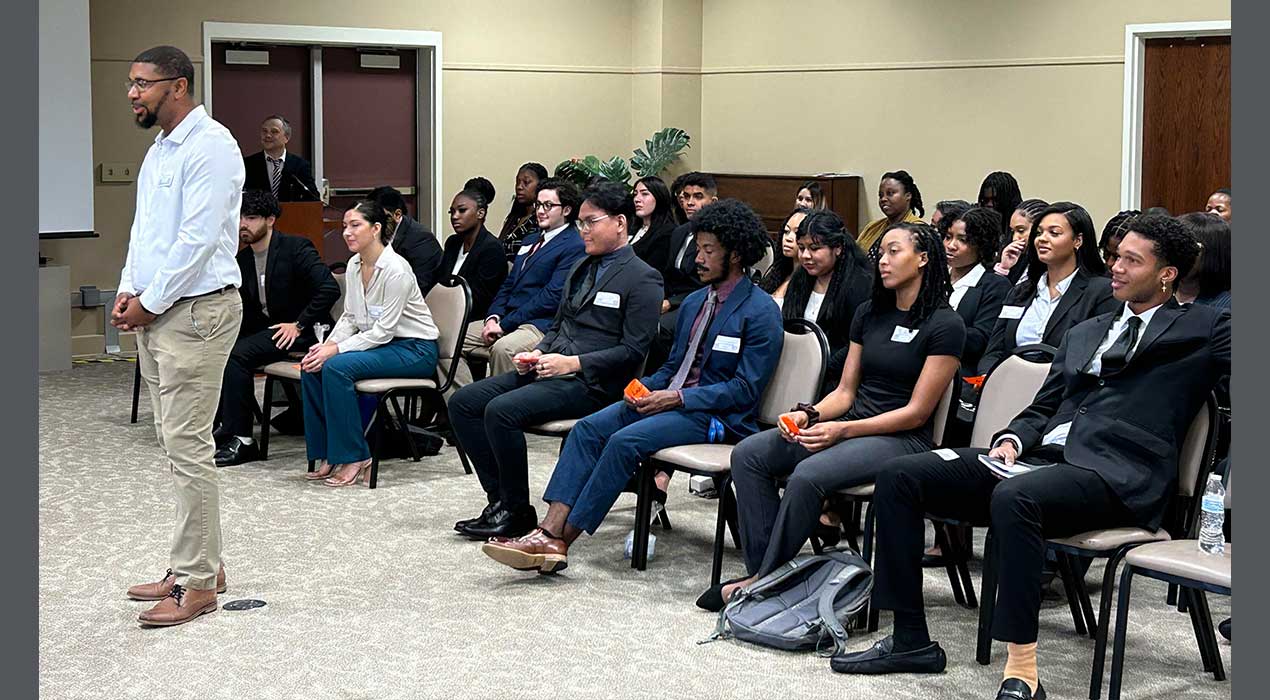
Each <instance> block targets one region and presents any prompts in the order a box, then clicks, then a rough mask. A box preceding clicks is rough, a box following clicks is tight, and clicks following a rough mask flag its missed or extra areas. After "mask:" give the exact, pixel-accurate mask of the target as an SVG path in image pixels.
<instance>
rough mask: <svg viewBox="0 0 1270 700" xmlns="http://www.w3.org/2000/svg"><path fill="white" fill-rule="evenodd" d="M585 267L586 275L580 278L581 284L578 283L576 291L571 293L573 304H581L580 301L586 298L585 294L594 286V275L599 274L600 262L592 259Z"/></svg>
mask: <svg viewBox="0 0 1270 700" xmlns="http://www.w3.org/2000/svg"><path fill="white" fill-rule="evenodd" d="M587 267H588V269H587V273H586V277H583V278H582V284H580V285H578V291H576V292H574V293H573V305H574V306H582V302H583V300H585V299H586V295H587V294H589V293H590V292H591V290H592V289H594V288H595V277H596V275H597V274H599V271H600V263H598V262H595V261H592V262H590V263H588V264H587Z"/></svg>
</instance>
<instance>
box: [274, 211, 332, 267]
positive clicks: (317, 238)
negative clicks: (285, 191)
mask: <svg viewBox="0 0 1270 700" xmlns="http://www.w3.org/2000/svg"><path fill="white" fill-rule="evenodd" d="M279 206H281V207H282V216H280V217H278V221H277V223H275V224H274V228H275V229H277V230H279V231H281V232H283V233H289V234H291V235H293V236H304V237H305V238H307V239H309V240H310V241H312V242H313V246H314V247H315V248H317V250H318V255H321V254H322V236H323V234H324V233H325V231H324V229H323V223H322V206H323V205H322V203H321V202H279Z"/></svg>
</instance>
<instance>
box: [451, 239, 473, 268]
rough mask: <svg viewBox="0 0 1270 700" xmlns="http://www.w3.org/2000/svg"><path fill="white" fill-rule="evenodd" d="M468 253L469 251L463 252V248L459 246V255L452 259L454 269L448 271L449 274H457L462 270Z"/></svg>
mask: <svg viewBox="0 0 1270 700" xmlns="http://www.w3.org/2000/svg"><path fill="white" fill-rule="evenodd" d="M469 252H471V251H467V250H463V246H459V254H458V255H457V256H455V258H454V269H452V270H450V274H452V275H457V274H459V270H462V269H463V263H465V262H467V256H468V253H469Z"/></svg>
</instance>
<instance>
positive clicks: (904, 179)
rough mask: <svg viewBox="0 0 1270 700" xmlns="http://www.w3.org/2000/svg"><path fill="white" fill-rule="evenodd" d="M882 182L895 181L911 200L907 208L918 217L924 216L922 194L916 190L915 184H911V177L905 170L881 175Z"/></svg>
mask: <svg viewBox="0 0 1270 700" xmlns="http://www.w3.org/2000/svg"><path fill="white" fill-rule="evenodd" d="M882 179H883V180H895V181H896V182H898V183H900V184H901V185H903V186H904V191H905V192H907V193H909V194H911V195H912V196H913V198H912V199H911V200H909V203H908V208H909V209H912V210H913V211H915V212H917V215H918V216H919V217H922V216H925V215H926V209H925V208H924V207H923V206H922V192H921V190H919V189H917V183H916V182H913V176H912V175H909V174H908V171H907V170H896V171H894V172H889V173H882Z"/></svg>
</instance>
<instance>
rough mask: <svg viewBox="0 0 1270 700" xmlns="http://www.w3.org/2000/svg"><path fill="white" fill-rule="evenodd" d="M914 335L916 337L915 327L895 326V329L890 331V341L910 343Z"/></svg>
mask: <svg viewBox="0 0 1270 700" xmlns="http://www.w3.org/2000/svg"><path fill="white" fill-rule="evenodd" d="M916 337H917V329H916V328H905V327H904V326H896V327H895V330H893V331H891V342H892V343H911V342H913V338H916Z"/></svg>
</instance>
